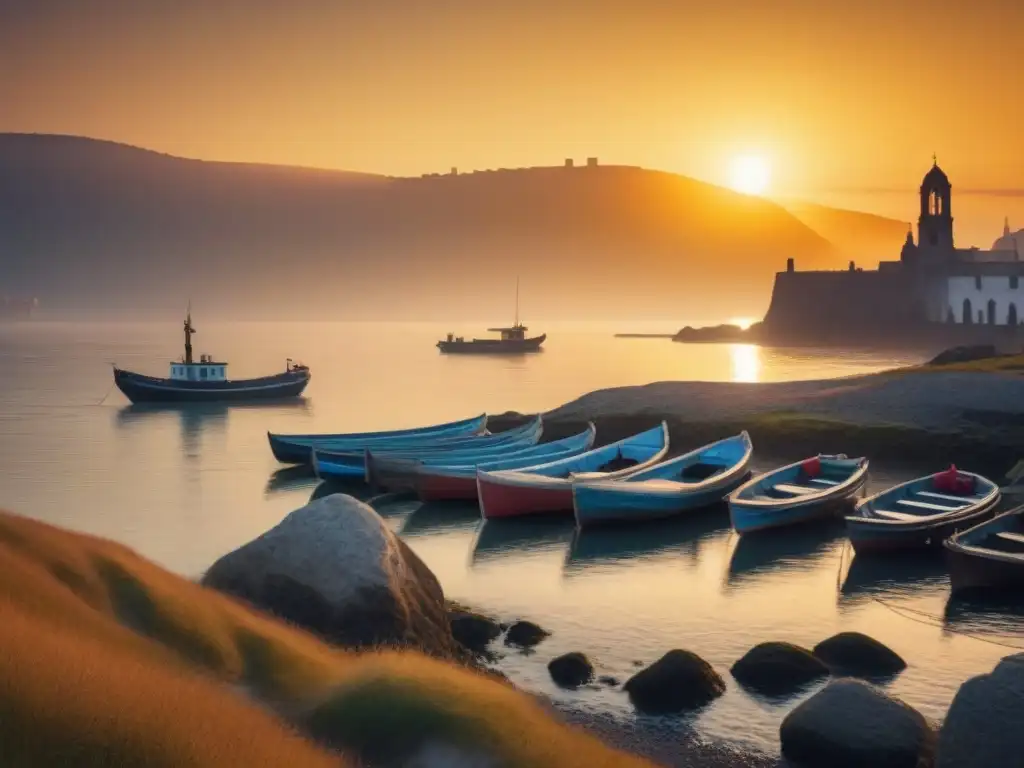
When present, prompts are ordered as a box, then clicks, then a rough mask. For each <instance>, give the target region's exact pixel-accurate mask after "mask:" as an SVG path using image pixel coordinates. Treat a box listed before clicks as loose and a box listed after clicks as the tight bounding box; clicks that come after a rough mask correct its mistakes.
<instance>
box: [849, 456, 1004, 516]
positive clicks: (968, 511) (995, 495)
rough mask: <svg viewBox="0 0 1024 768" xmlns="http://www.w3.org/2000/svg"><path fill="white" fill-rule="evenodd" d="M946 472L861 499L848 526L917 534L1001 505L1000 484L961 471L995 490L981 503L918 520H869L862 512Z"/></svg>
mask: <svg viewBox="0 0 1024 768" xmlns="http://www.w3.org/2000/svg"><path fill="white" fill-rule="evenodd" d="M942 471H945V470H942ZM942 471H940V472H933V473H932V474H930V475H922V476H921V477H916V478H914V479H912V480H907V481H906V482H903V483H898V484H897V485H893V486H891V487H889V488H886V489H884V490H881V491H878V492H877V493H873V494H872V495H870V496H868V497H866V498H864V499H861V500H860V501H859V502H858V503H857V506H856V507H855V508H854V511H853V513H852V514H849V515H846V516H845V518H844V519H845V521H846V523H847V524H848V525H850V524H852V525H853V526H881V527H882V528H887V527H894V528H899V529H900V530H905V531H914V530H917V529H918V528H930V527H933V526H934V525H936V524H941V523H947V522H952V521H956V520H959V519H961V518H964V517H972V516H973V515H977V514H983V513H984V512H987V511H988V510H989V509H991V508H992V507H993V506H995V505H996V504H998V503H999V500H1000V498H1001V493H1000V491H999V485H998V483H994V482H992V481H991V480H989V479H988V478H986V477H984V476H982V475H979V474H977V473H975V472H967V471H965V470H957V472H958V473H960V474H963V475H969V476H971V477H973V478H975V479H976V480H980V481H981V482H983V483H985V484H988V485H991V486H992V488H991V490H990V491H989V492H988V493H986V494H985V495H984V496H982V497H981V498H980V499H978V500H977V501H975V502H973V503H971V504H968V505H967V506H966V507H957V508H952V509H950V510H949V512H937V513H935V514H931V515H918V516H917V517H919V518H920V519H918V520H890V519H886V518H883V517H875V516H871V517H869V516H868V515H865V514H862V513H861V511H862V510H867V511H869V512H873V510H872V509H871V508H870V507H869V505H870V504H874V503H876V502H877V501H878V500H879V499H881V498H882V497H884V496H888V495H890V494H893V493H895V492H896V491H898V490H900V489H902V488H906V487H908V486H911V485H913V484H914V483H919V482H921V481H922V480H930V479H932V478H934V477H935V476H936V475H938V474H941V472H942ZM908 514H910V513H908ZM972 527H974V526H972ZM968 530H969V529H968Z"/></svg>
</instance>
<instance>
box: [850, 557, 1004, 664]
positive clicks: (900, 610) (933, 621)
mask: <svg viewBox="0 0 1024 768" xmlns="http://www.w3.org/2000/svg"><path fill="white" fill-rule="evenodd" d="M849 545H850V542H849V541H844V542H843V548H842V549H841V550H840V551H839V569H838V571H837V572H836V598H837V599H838V597H839V596H840V595H841V594H842V590H843V587H842V580H843V564H844V562H845V561H846V552H847V549H848V548H849ZM871 600H872V601H873V602H876V603H878V604H879V605H880V606H882V607H883V608H887V609H888V610H890V611H892V612H893V613H895V614H896V615H897V616H899V617H900V618H902V619H906V620H907V621H913V622H915V623H917V624H923V625H924V626H928V627H934V628H935V629H941V630H943V631H945V632H949V633H950V634H952V635H958V636H960V637H966V638H968V639H970V640H977V641H978V642H979V643H988V644H989V645H995V646H999V647H1001V648H1012V649H1013V650H1015V651H1024V645H1014V644H1013V643H1004V642H1000V641H999V640H993V639H991V638H988V637H983V636H981V635H977V634H974V633H971V632H964V631H962V630H959V629H954V628H953V627H950V626H949V625H948V624H947V623H946V622H945V621H944V620H943V618H942V617H940V616H935V615H933V614H930V613H928V612H927V611H921V610H918V609H916V608H909V607H907V606H899V607H897V606H895V605H890V604H889V603H888V602H887V601H885V600H883V599H882V598H880V597H874V596H872V597H871ZM918 617H922V618H918Z"/></svg>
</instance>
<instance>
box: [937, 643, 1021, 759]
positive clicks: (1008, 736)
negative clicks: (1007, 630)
mask: <svg viewBox="0 0 1024 768" xmlns="http://www.w3.org/2000/svg"><path fill="white" fill-rule="evenodd" d="M1022 714H1024V654H1020V653H1019V654H1016V655H1013V656H1007V657H1006V658H1005V659H1003V660H1002V661H1001V662H999V664H998V665H997V666H996V668H995V669H994V670H993V671H992V672H991V673H990V674H987V675H979V676H978V677H973V678H971V679H970V680H968V681H967V682H966V683H964V684H963V685H961V686H960V690H959V691H957V693H956V696H955V697H954V698H953V703H952V704H951V705H950V707H949V712H948V714H947V715H946V719H945V721H943V723H942V730H941V731H940V732H939V759H938V768H953V766H956V768H982V767H983V766H984V768H988V767H989V766H997V765H998V766H1011V765H1020V764H1021V763H1022V762H1024V729H1021V727H1020V722H1021V715H1022Z"/></svg>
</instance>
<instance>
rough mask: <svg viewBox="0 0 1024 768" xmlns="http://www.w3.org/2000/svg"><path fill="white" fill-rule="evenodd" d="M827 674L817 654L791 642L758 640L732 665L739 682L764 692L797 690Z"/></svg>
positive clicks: (766, 694) (780, 692) (775, 693)
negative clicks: (762, 641)
mask: <svg viewBox="0 0 1024 768" xmlns="http://www.w3.org/2000/svg"><path fill="white" fill-rule="evenodd" d="M828 674H829V671H828V667H826V666H825V664H824V663H823V662H822V661H821V660H820V659H819V658H818V657H817V656H815V655H814V654H813V653H811V652H810V651H808V650H807V649H806V648H801V647H800V646H798V645H793V644H791V643H761V644H760V645H756V646H754V647H753V648H751V649H750V650H749V651H747V652H746V654H745V655H744V656H743V658H742V659H740V660H739V661H737V662H736V663H735V664H733V665H732V676H733V677H735V678H736V681H737V682H738V683H739V684H740V685H742V686H744V687H745V688H750V689H752V690H754V691H756V692H758V693H761V694H764V695H765V696H786V695H789V694H792V693H796V692H797V691H799V690H800V689H801V688H803V687H804V686H806V685H808V684H810V683H813V682H814V681H815V680H820V679H821V678H823V677H828Z"/></svg>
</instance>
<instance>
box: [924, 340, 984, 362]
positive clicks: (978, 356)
mask: <svg viewBox="0 0 1024 768" xmlns="http://www.w3.org/2000/svg"><path fill="white" fill-rule="evenodd" d="M998 354H999V352H998V351H997V350H996V348H995V346H993V345H992V344H975V345H973V346H965V347H952V348H950V349H946V350H943V351H942V352H939V354H937V355H936V356H935V357H933V358H932V359H931V360H929V361H928V365H952V364H953V363H969V362H971V361H972V360H985V359H987V358H990V357H995V356H996V355H998Z"/></svg>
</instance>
